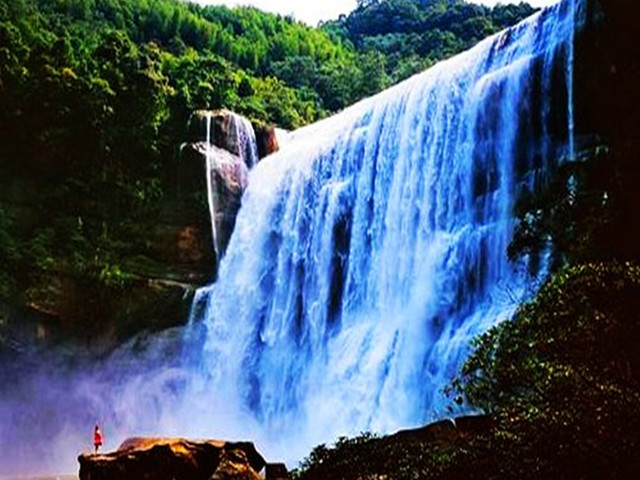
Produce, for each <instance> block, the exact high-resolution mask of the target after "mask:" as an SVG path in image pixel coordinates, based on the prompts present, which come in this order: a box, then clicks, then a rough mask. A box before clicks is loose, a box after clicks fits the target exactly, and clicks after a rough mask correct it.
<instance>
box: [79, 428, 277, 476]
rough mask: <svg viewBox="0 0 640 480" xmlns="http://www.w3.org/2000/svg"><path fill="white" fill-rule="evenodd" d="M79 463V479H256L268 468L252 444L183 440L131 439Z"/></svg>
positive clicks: (88, 456) (82, 456)
mask: <svg viewBox="0 0 640 480" xmlns="http://www.w3.org/2000/svg"><path fill="white" fill-rule="evenodd" d="M78 462H79V463H80V474H79V477H80V480H129V479H131V480H142V479H153V480H211V479H216V480H226V479H251V480H253V479H258V478H260V477H259V476H258V473H257V472H259V471H260V470H262V468H263V467H264V465H265V461H264V458H263V457H262V455H260V453H258V451H257V450H256V448H255V446H254V445H253V443H251V442H225V441H218V440H200V441H194V440H187V439H183V438H131V439H128V440H126V441H125V442H124V443H123V444H122V445H121V446H120V447H119V448H118V450H116V451H115V452H110V453H105V454H82V455H80V456H79V457H78Z"/></svg>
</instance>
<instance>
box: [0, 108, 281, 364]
mask: <svg viewBox="0 0 640 480" xmlns="http://www.w3.org/2000/svg"><path fill="white" fill-rule="evenodd" d="M206 115H210V116H211V118H213V127H212V129H211V138H210V141H211V144H212V146H211V150H212V151H214V150H215V152H216V153H215V157H216V158H217V159H219V160H220V159H222V160H224V161H218V162H217V163H216V164H215V166H214V169H213V170H214V171H213V175H212V176H211V177H208V176H207V175H206V166H207V152H208V146H207V145H206V127H205V124H204V119H205V118H206ZM232 118H240V117H237V116H236V115H235V114H233V113H231V112H227V111H219V112H213V113H211V114H209V113H206V112H198V113H196V114H195V115H194V120H192V122H191V125H190V128H189V132H188V141H189V143H188V144H185V145H184V146H183V148H182V151H181V154H180V156H179V160H178V161H177V162H175V163H173V164H171V165H168V168H167V174H166V175H165V177H166V181H165V184H167V185H166V188H164V192H163V195H162V197H161V198H160V199H158V200H155V201H154V202H153V204H152V205H151V207H150V209H149V211H150V213H149V214H147V215H145V216H142V217H140V218H139V220H138V222H137V223H136V224H135V225H133V226H129V225H127V226H126V227H122V228H121V229H120V230H119V231H118V232H113V228H111V231H109V232H108V233H109V235H110V237H111V238H112V240H110V242H111V243H110V244H109V245H107V246H106V247H105V246H104V245H102V244H99V245H91V246H89V248H87V251H88V252H89V253H88V254H87V253H86V252H83V253H82V255H83V256H82V261H83V262H84V264H83V265H82V267H81V268H80V267H78V266H76V265H75V264H74V263H73V262H74V261H75V258H74V256H77V255H81V254H80V253H79V252H77V251H76V250H75V249H74V246H73V245H68V244H67V245H63V246H62V247H60V248H58V250H56V248H57V247H56V246H55V245H52V244H54V243H55V237H56V236H57V235H58V233H59V232H58V228H59V227H58V226H59V225H60V224H63V225H71V226H72V229H74V230H75V232H74V233H75V234H77V235H78V236H82V235H83V234H84V231H85V230H86V229H87V228H88V226H87V225H88V224H89V221H88V219H89V220H90V217H89V216H87V215H81V214H77V215H75V216H72V215H68V214H66V213H65V214H63V217H62V220H60V219H57V220H56V223H55V225H54V226H53V227H52V228H50V227H49V226H48V223H49V220H50V214H49V213H48V212H49V211H50V209H49V208H46V207H48V205H46V203H47V200H46V199H45V197H46V195H48V194H47V182H46V181H43V179H40V178H38V177H37V176H34V177H32V178H26V177H24V176H20V177H18V176H12V175H6V176H4V175H3V176H2V178H3V180H2V181H1V182H0V183H1V184H2V185H1V186H2V188H0V201H1V204H0V206H2V207H3V209H4V211H3V213H4V214H5V215H6V216H7V217H8V218H11V219H12V220H13V227H14V231H15V232H16V237H17V238H16V239H15V240H16V247H17V249H19V250H21V251H25V252H28V254H29V255H31V252H32V251H33V256H34V257H35V260H36V262H35V264H36V265H38V267H39V266H40V265H42V268H37V269H36V268H35V267H34V268H33V271H25V270H29V268H28V267H27V268H24V269H23V270H22V271H20V272H17V273H18V274H19V276H20V277H21V278H20V279H21V285H22V286H23V287H24V288H23V291H22V292H21V293H20V294H19V295H15V296H13V297H11V298H10V299H9V300H6V301H4V302H3V303H2V308H1V309H0V348H4V349H8V350H11V349H19V348H20V345H21V344H33V343H36V344H42V343H44V344H47V343H50V342H57V341H66V340H72V341H73V342H76V343H77V342H79V343H80V344H85V345H87V346H88V347H90V348H91V349H92V350H95V351H98V352H102V351H107V350H109V349H110V348H112V347H113V346H115V345H117V344H118V343H120V342H121V341H122V340H123V339H124V338H127V337H129V336H130V335H132V334H135V333H136V332H138V331H141V330H160V329H164V328H169V327H171V326H175V325H179V324H182V323H184V322H186V320H187V318H188V313H189V308H190V305H191V298H192V294H193V292H194V291H195V289H196V288H197V287H199V286H201V285H203V284H205V283H207V282H208V281H210V280H212V279H213V278H214V277H215V272H216V269H217V265H216V258H217V256H216V254H215V251H214V241H213V238H212V227H211V220H210V211H209V209H208V208H207V190H208V185H207V181H208V179H209V178H210V179H211V181H212V182H213V185H212V191H213V192H214V194H215V195H216V198H215V201H216V203H217V204H218V212H217V215H216V217H215V218H216V224H217V225H216V227H217V228H216V230H217V231H218V232H219V236H220V239H219V243H220V244H221V246H222V248H224V247H225V246H226V243H227V242H228V239H229V237H230V235H231V232H232V230H233V225H234V223H235V215H236V213H237V211H238V209H239V208H240V199H241V196H242V193H243V191H244V188H245V187H246V183H247V181H248V168H249V166H250V165H245V163H244V162H243V161H242V160H241V158H240V156H241V155H242V150H243V148H244V147H243V146H242V144H241V142H242V140H243V139H241V138H239V137H238V135H237V132H238V130H237V129H236V128H232V127H233V123H232V122H231V120H230V119H232ZM242 121H244V122H247V121H246V120H242ZM247 123H248V122H247ZM256 130H257V132H258V135H257V141H258V142H259V144H258V145H257V146H254V149H255V150H256V158H255V159H254V162H257V161H258V160H259V158H261V157H262V156H265V155H267V154H269V153H272V152H273V151H274V149H277V140H276V139H275V134H274V131H273V129H269V128H266V127H261V128H259V129H256ZM252 141H253V143H254V145H255V143H256V141H255V140H252ZM176 143H177V142H176ZM258 150H259V151H260V157H258V156H257V155H258V153H257V152H258ZM52 188H53V187H52ZM99 202H100V199H99V198H96V203H99ZM43 204H45V205H44V207H45V208H43ZM102 207H103V208H109V206H105V205H103V206H102ZM70 210H71V211H74V210H81V209H80V208H72V209H70ZM85 210H90V208H89V207H87V208H86V209H85ZM89 215H91V214H90V213H89ZM116 223H117V220H116ZM103 228H104V229H105V230H107V229H108V228H110V227H109V225H107V224H106V223H105V222H103ZM41 231H42V232H50V233H51V236H52V237H53V238H54V240H52V241H51V242H49V243H46V244H45V245H44V247H43V248H42V249H41V250H42V251H40V250H38V248H36V247H38V245H37V240H38V238H39V237H38V235H39V232H41ZM40 236H42V235H40ZM105 236H106V234H105ZM34 238H35V239H36V241H34ZM72 238H73V237H72ZM113 238H115V240H113ZM26 239H28V240H26ZM43 243H45V242H44V241H43ZM105 248H112V249H113V252H112V254H111V256H110V257H109V261H108V262H102V263H100V264H98V263H97V261H96V264H97V265H98V266H97V267H93V266H92V264H91V262H92V261H93V258H92V257H95V259H98V257H100V256H101V255H104V251H105ZM59 250H65V252H66V253H65V254H61V253H60V254H58V253H56V252H57V251H59ZM69 252H70V253H69ZM25 255H26V254H25ZM86 264H89V265H88V266H87V265H86ZM96 268H97V270H96ZM92 269H93V270H92Z"/></svg>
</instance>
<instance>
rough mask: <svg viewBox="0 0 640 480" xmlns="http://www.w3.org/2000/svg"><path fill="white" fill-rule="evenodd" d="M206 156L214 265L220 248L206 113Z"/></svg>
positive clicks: (208, 114) (211, 154) (208, 122)
mask: <svg viewBox="0 0 640 480" xmlns="http://www.w3.org/2000/svg"><path fill="white" fill-rule="evenodd" d="M206 118H207V127H206V128H207V131H206V142H207V154H206V162H205V169H206V176H207V201H208V203H209V217H210V218H211V238H212V240H213V253H214V254H215V260H216V265H218V263H219V261H220V246H219V245H218V227H217V225H216V203H215V191H214V190H215V184H214V182H213V151H212V149H211V113H207V117H206Z"/></svg>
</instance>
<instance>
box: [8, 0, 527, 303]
mask: <svg viewBox="0 0 640 480" xmlns="http://www.w3.org/2000/svg"><path fill="white" fill-rule="evenodd" d="M531 11H532V10H531V9H530V8H529V7H528V6H526V5H524V4H521V5H520V6H517V7H513V6H498V7H496V8H494V9H488V8H486V7H481V6H477V5H472V4H468V3H466V2H463V1H457V0H456V1H450V0H449V1H443V0H429V1H424V0H420V1H417V0H416V1H413V0H387V1H384V2H360V4H359V6H358V8H357V9H356V10H355V11H354V12H352V13H351V14H350V15H348V16H345V17H342V18H341V19H339V20H337V21H334V22H328V23H326V24H325V25H323V26H321V28H311V27H308V26H306V25H304V24H302V23H300V22H296V21H294V20H293V19H292V18H288V17H282V16H278V15H272V14H267V13H263V12H261V11H259V10H256V9H254V8H235V9H233V10H230V9H228V8H226V7H217V6H216V7H214V6H210V7H206V8H203V7H201V6H198V5H195V4H191V3H188V2H182V1H178V0H118V1H116V0H0V56H1V62H0V139H1V141H2V149H0V170H1V171H0V173H1V177H0V178H2V185H1V186H0V192H2V193H1V194H0V253H1V256H2V258H3V262H2V265H1V266H0V296H2V297H3V298H9V297H11V298H14V299H21V300H20V301H21V302H28V301H29V298H30V296H32V295H38V294H39V293H38V292H37V288H36V291H35V292H33V291H32V290H33V288H34V287H37V285H38V284H39V283H42V282H43V280H42V276H43V274H44V273H46V272H47V271H63V272H65V273H66V274H68V275H73V276H76V277H78V276H79V277H81V278H84V279H87V280H88V281H90V282H94V283H95V282H98V285H97V287H99V286H100V284H103V286H104V284H110V285H115V286H117V285H120V284H122V283H123V282H125V281H126V279H127V275H126V272H127V270H131V269H134V270H135V269H138V268H140V265H141V264H144V265H148V264H149V262H150V259H149V258H148V257H149V255H148V248H147V247H146V246H145V232H146V231H147V230H148V226H149V224H148V222H149V219H151V218H154V215H155V214H156V213H157V211H158V208H159V206H160V205H161V202H162V199H163V197H166V196H167V195H169V194H170V192H171V190H172V189H173V188H175V185H174V184H175V177H176V169H177V166H178V162H177V159H178V156H179V151H178V146H179V145H180V143H181V142H182V141H183V139H184V135H185V126H186V123H187V120H188V118H189V116H190V113H191V112H192V111H194V110H196V109H202V108H205V109H216V108H222V107H224V108H227V109H230V110H234V111H237V112H239V113H241V114H244V115H245V116H247V117H248V118H250V119H251V120H253V121H258V122H263V123H269V124H276V125H278V126H281V127H283V128H287V129H292V128H296V127H299V126H301V125H304V124H307V123H309V122H313V121H315V120H317V119H319V118H322V117H324V116H326V115H329V114H331V113H332V112H335V111H338V110H340V109H342V108H344V107H345V106H347V105H349V104H351V103H353V102H355V101H357V100H358V99H360V98H363V97H365V96H369V95H372V94H374V93H376V92H378V91H380V90H382V89H383V88H385V87H387V86H389V85H390V84H391V83H392V82H395V81H397V80H400V79H402V78H405V77H407V76H408V75H410V74H412V73H414V72H416V71H418V70H421V69H423V68H425V67H427V66H429V65H430V64H432V63H433V62H435V61H437V60H440V59H442V58H444V57H446V56H449V55H452V54H454V53H457V52H459V51H461V50H463V49H465V48H468V47H469V46H471V45H472V44H473V43H474V42H476V41H478V40H479V39H481V38H482V37H484V36H486V35H488V34H490V33H492V32H494V31H496V30H498V29H500V28H502V27H504V26H506V25H508V24H511V23H514V22H516V21H518V20H520V19H522V18H523V17H524V16H526V15H528V14H529V13H531ZM382 25H384V28H383V27H382ZM417 40H419V41H417ZM25 204H26V205H27V206H28V207H29V208H26V209H25V208H24V207H25ZM132 263H133V264H134V265H133V266H131V264H132Z"/></svg>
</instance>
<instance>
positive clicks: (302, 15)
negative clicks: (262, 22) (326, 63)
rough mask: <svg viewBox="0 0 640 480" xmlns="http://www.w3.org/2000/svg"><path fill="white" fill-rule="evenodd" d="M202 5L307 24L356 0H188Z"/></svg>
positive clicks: (539, 2)
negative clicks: (245, 8)
mask: <svg viewBox="0 0 640 480" xmlns="http://www.w3.org/2000/svg"><path fill="white" fill-rule="evenodd" d="M190 1H195V2H196V3H200V4H202V5H228V6H230V7H233V6H236V5H253V6H254V7H257V8H259V9H261V10H264V11H267V12H274V13H280V14H281V15H289V14H292V15H293V17H295V18H296V19H298V20H302V21H303V22H306V23H307V24H309V25H313V26H315V25H317V24H318V22H319V21H320V20H332V19H336V18H338V16H339V15H340V14H341V13H349V12H350V11H352V10H353V9H354V8H355V7H356V0H190ZM471 1H474V3H482V4H485V5H490V6H492V5H495V4H496V3H519V1H520V0H513V1H512V2H509V1H506V0H471ZM558 1H559V0H529V2H528V3H529V4H530V5H532V6H534V7H544V6H546V5H551V4H553V3H556V2H558Z"/></svg>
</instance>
